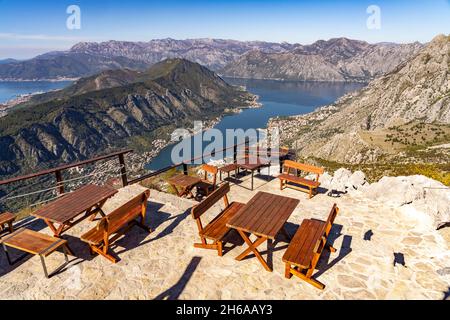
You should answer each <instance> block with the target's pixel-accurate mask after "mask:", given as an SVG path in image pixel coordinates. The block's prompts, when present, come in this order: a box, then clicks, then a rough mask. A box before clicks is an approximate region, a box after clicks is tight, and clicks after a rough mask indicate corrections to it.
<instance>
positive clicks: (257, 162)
mask: <svg viewBox="0 0 450 320" xmlns="http://www.w3.org/2000/svg"><path fill="white" fill-rule="evenodd" d="M236 165H237V166H238V172H239V169H243V170H248V171H250V172H251V174H252V183H251V190H253V176H254V172H255V171H258V172H260V171H261V168H263V167H269V170H270V162H269V161H265V160H261V159H260V158H257V157H245V158H243V159H239V160H238V161H237V163H236ZM269 175H270V171H269Z"/></svg>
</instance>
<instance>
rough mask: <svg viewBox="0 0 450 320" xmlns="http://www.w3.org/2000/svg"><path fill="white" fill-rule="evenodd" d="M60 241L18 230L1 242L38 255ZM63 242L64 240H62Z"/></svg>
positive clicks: (31, 231)
mask: <svg viewBox="0 0 450 320" xmlns="http://www.w3.org/2000/svg"><path fill="white" fill-rule="evenodd" d="M60 241H61V239H58V238H55V237H52V236H49V235H46V234H42V233H39V232H36V231H33V230H29V229H25V228H22V229H19V230H17V231H16V232H14V233H13V234H11V236H9V237H8V238H6V239H5V240H3V241H2V242H3V243H4V244H5V245H7V246H8V247H12V248H15V249H18V250H21V251H25V252H28V253H31V254H39V253H41V252H43V251H45V250H46V249H48V248H49V247H50V246H52V245H53V244H54V243H56V242H60ZM63 241H65V240H63Z"/></svg>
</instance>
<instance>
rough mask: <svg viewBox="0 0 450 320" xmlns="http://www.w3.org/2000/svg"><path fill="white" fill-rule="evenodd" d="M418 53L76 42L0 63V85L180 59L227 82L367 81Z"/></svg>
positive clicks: (359, 46)
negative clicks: (62, 48)
mask: <svg viewBox="0 0 450 320" xmlns="http://www.w3.org/2000/svg"><path fill="white" fill-rule="evenodd" d="M421 47H422V45H421V44H420V43H412V44H393V43H379V44H369V43H367V42H364V41H358V40H350V39H346V38H337V39H331V40H328V41H323V40H320V41H317V42H315V43H314V44H312V45H301V44H289V43H273V42H262V41H249V42H245V41H236V40H221V39H188V40H174V39H157V40H151V41H148V42H127V41H108V42H101V43H96V42H82V43H78V44H76V45H74V46H73V47H72V48H71V49H70V50H68V51H61V52H51V53H47V54H44V55H41V56H38V57H36V58H33V59H30V60H26V61H13V62H10V63H2V64H0V79H3V80H7V79H9V80H36V79H61V78H78V77H85V76H90V75H93V74H95V73H98V72H101V71H104V70H107V69H122V68H130V69H134V70H145V69H146V68H148V67H149V66H150V65H152V64H154V63H157V62H159V61H161V60H164V59H166V58H184V59H188V60H190V61H193V62H197V63H199V64H202V65H204V66H206V67H208V68H210V69H212V70H214V71H217V72H219V73H220V74H223V75H226V76H231V77H243V78H262V79H290V80H320V81H368V80H371V79H373V78H374V77H376V76H378V75H381V74H384V73H386V72H388V71H391V70H392V69H393V68H394V67H395V66H396V65H397V64H398V63H400V62H402V61H405V60H407V59H409V58H410V57H412V56H414V55H415V54H416V53H417V51H418V50H419V49H420V48H421Z"/></svg>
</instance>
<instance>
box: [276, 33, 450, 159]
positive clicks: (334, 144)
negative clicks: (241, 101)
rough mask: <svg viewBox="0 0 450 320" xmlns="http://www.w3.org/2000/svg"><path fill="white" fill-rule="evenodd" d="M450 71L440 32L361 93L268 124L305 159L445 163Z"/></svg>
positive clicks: (449, 51)
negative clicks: (280, 130) (275, 127)
mask: <svg viewBox="0 0 450 320" xmlns="http://www.w3.org/2000/svg"><path fill="white" fill-rule="evenodd" d="M449 74H450V37H449V36H445V35H440V36H437V37H436V38H435V39H434V40H433V41H432V42H431V43H429V44H428V45H427V46H426V47H425V48H423V49H422V50H421V51H420V52H419V53H418V54H417V55H416V56H414V57H413V58H411V59H410V60H408V61H406V62H404V63H402V64H400V65H399V66H398V67H396V68H395V69H394V70H393V71H392V72H390V73H388V74H387V75H385V76H382V77H379V78H377V79H376V80H374V81H372V82H371V83H370V84H369V85H368V86H367V87H366V88H364V89H362V90H360V91H359V92H356V93H352V94H349V95H347V96H344V97H342V98H341V99H339V100H338V101H337V102H336V103H335V104H333V105H331V106H326V107H322V108H320V109H318V110H316V111H315V112H313V113H311V114H308V115H304V116H296V117H291V118H289V119H287V120H286V119H283V120H281V119H273V120H272V121H271V123H270V126H280V127H281V129H282V137H283V139H284V141H286V142H289V143H291V144H292V145H293V146H295V147H296V148H297V149H298V152H299V153H300V154H301V155H302V156H305V157H307V156H312V157H318V158H322V159H327V160H331V161H337V162H342V163H368V162H372V163H374V162H377V161H378V162H379V161H381V160H382V159H383V160H384V161H387V162H389V161H394V159H395V160H398V159H399V158H402V159H404V160H405V161H409V162H411V161H420V162H440V163H447V164H448V153H449V152H448V148H445V145H446V143H448V142H450V126H449V125H450V76H449ZM440 146H443V147H442V148H441V147H440Z"/></svg>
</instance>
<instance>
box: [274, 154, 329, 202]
mask: <svg viewBox="0 0 450 320" xmlns="http://www.w3.org/2000/svg"><path fill="white" fill-rule="evenodd" d="M299 171H303V172H307V173H313V174H315V178H314V179H306V178H302V177H299V176H298V173H299ZM323 173H324V169H323V168H319V167H315V166H313V165H310V164H305V163H299V162H295V161H291V160H285V161H284V163H283V173H282V174H280V175H279V176H278V179H280V190H283V189H284V188H292V189H295V190H299V191H307V192H308V193H309V198H310V199H311V198H312V196H313V194H316V193H317V189H318V188H319V186H320V182H319V177H320V175H321V174H323ZM288 182H291V183H293V184H288ZM297 185H301V186H305V187H306V188H307V189H306V190H305V188H302V187H299V186H297Z"/></svg>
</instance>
